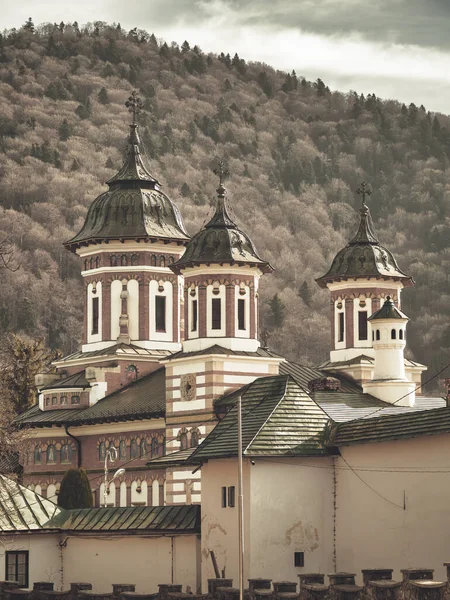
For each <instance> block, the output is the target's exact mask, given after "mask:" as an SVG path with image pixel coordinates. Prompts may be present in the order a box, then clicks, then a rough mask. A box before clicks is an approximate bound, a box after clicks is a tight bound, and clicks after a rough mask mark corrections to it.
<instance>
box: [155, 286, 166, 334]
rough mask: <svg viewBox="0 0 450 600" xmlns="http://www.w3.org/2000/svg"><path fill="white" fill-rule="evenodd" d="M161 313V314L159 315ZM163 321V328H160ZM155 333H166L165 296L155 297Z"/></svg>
mask: <svg viewBox="0 0 450 600" xmlns="http://www.w3.org/2000/svg"><path fill="white" fill-rule="evenodd" d="M161 313H162V314H161ZM163 321H164V327H163V328H161V327H160V325H162V323H163ZM155 331H156V332H157V333H167V301H166V296H161V295H159V294H158V295H155Z"/></svg>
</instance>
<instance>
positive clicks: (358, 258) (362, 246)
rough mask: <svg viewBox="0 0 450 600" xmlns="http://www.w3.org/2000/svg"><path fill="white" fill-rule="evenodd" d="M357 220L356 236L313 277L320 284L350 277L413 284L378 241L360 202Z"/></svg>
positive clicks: (367, 212) (364, 208) (365, 210)
mask: <svg viewBox="0 0 450 600" xmlns="http://www.w3.org/2000/svg"><path fill="white" fill-rule="evenodd" d="M360 215H361V218H360V223H359V228H358V231H357V233H356V235H355V237H354V238H353V239H352V240H350V242H349V243H348V244H347V246H345V248H342V250H340V251H339V252H338V253H337V254H336V256H335V257H334V260H333V262H332V264H331V267H330V269H329V271H328V272H327V273H326V274H325V275H323V276H322V277H319V278H318V279H316V281H317V283H318V284H319V285H320V286H321V287H327V284H328V283H332V282H333V281H340V280H342V279H350V278H352V279H353V278H372V277H375V278H378V279H380V278H381V279H397V280H401V281H402V282H403V285H404V286H411V285H414V281H413V279H412V278H411V277H410V276H409V275H406V274H405V273H403V271H401V270H400V268H399V266H398V264H397V261H396V260H395V258H394V256H393V254H392V252H390V251H389V250H388V249H387V248H385V247H384V246H382V245H381V244H380V242H379V241H378V238H377V236H376V233H375V231H374V228H373V223H372V218H371V216H370V211H369V208H368V206H367V205H366V204H363V206H362V207H361V210H360Z"/></svg>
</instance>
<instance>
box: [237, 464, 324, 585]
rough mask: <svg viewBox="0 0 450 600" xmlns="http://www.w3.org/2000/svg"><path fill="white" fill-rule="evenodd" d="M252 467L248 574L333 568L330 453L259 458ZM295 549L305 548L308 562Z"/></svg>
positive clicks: (289, 576)
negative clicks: (300, 562) (299, 560)
mask: <svg viewBox="0 0 450 600" xmlns="http://www.w3.org/2000/svg"><path fill="white" fill-rule="evenodd" d="M312 465H315V466H312ZM327 467H328V468H327ZM250 473H251V486H250V493H251V502H252V506H251V511H250V547H251V562H250V571H249V577H272V578H273V579H275V580H277V579H278V581H282V580H286V581H297V576H298V574H299V573H311V572H321V573H329V572H331V571H333V476H332V459H330V458H310V459H270V460H268V461H265V460H263V459H261V460H258V459H255V464H254V465H253V466H252V467H251V471H250ZM294 552H304V558H305V566H304V567H295V566H294Z"/></svg>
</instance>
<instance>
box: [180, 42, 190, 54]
mask: <svg viewBox="0 0 450 600" xmlns="http://www.w3.org/2000/svg"><path fill="white" fill-rule="evenodd" d="M190 49H191V47H190V45H189V42H188V41H187V40H184V42H183V43H182V44H181V53H182V54H186V52H189V50H190Z"/></svg>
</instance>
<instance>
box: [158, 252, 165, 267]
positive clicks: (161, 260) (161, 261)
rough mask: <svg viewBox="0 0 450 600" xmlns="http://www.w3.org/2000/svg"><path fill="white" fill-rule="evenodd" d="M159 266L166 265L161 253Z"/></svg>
mask: <svg viewBox="0 0 450 600" xmlns="http://www.w3.org/2000/svg"><path fill="white" fill-rule="evenodd" d="M159 266H160V267H165V266H166V257H165V256H164V255H163V254H161V256H160V257H159Z"/></svg>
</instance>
